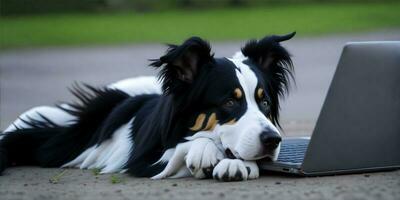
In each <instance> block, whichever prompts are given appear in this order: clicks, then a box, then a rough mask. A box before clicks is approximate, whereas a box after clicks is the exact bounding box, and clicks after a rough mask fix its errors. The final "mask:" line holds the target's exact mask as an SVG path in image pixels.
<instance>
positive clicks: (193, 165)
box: [186, 138, 224, 178]
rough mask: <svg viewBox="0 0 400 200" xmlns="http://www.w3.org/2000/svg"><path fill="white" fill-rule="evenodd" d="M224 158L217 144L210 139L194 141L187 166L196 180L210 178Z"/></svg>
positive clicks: (187, 157)
mask: <svg viewBox="0 0 400 200" xmlns="http://www.w3.org/2000/svg"><path fill="white" fill-rule="evenodd" d="M223 158H224V155H223V153H222V152H221V151H220V150H219V149H218V148H217V146H216V145H215V143H214V142H213V141H212V140H211V139H208V138H197V139H195V140H193V141H192V145H191V146H190V149H189V152H188V154H187V156H186V166H187V168H188V169H189V170H190V171H191V173H192V174H193V176H194V177H195V178H210V177H211V176H212V172H213V169H214V167H215V165H217V163H218V162H219V161H220V160H222V159H223Z"/></svg>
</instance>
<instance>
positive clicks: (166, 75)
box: [150, 37, 213, 93]
mask: <svg viewBox="0 0 400 200" xmlns="http://www.w3.org/2000/svg"><path fill="white" fill-rule="evenodd" d="M168 46H169V48H168V50H167V52H166V53H165V55H163V56H161V57H160V58H159V59H153V60H151V61H152V63H151V64H150V65H151V66H153V67H162V69H161V71H160V75H159V77H160V79H161V80H162V81H163V90H164V92H167V93H168V92H171V91H173V90H174V89H175V88H177V87H178V86H182V85H185V84H186V85H187V84H190V83H192V82H193V81H194V79H195V77H196V75H197V73H198V72H199V69H200V68H201V67H202V66H203V65H205V64H206V63H209V62H210V61H212V58H213V55H212V54H211V47H210V45H209V43H208V42H207V41H204V40H203V39H201V38H199V37H191V38H189V39H187V40H186V41H185V42H184V43H183V44H181V45H179V46H178V45H168Z"/></svg>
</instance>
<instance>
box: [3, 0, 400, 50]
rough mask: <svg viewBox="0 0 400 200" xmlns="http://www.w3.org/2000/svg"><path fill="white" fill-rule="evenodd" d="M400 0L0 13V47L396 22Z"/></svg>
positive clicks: (327, 30) (226, 36)
mask: <svg viewBox="0 0 400 200" xmlns="http://www.w3.org/2000/svg"><path fill="white" fill-rule="evenodd" d="M399 10H400V2H397V3H364V4H307V5H276V6H271V7H250V8H227V9H212V10H197V11H179V10H170V11H165V12H158V13H105V14H60V15H39V16H22V17H2V18H0V28H1V32H0V47H1V48H3V49H4V48H18V47H38V46H56V45H62V46H63V45H98V44H101V45H103V44H125V43H148V42H157V43H158V42H162V43H167V42H168V43H174V42H180V41H182V40H183V39H185V38H187V37H189V36H192V35H197V36H201V37H204V38H207V39H209V40H212V41H228V40H241V39H248V38H256V37H261V36H263V35H266V34H282V33H287V32H291V31H294V30H296V31H297V32H298V33H299V35H300V36H309V35H321V34H333V33H343V32H359V31H369V30H376V29H385V28H400V12H399Z"/></svg>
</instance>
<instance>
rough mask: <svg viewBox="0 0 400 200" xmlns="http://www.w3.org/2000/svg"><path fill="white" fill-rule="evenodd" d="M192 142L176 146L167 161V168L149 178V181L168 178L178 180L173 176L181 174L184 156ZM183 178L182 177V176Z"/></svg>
mask: <svg viewBox="0 0 400 200" xmlns="http://www.w3.org/2000/svg"><path fill="white" fill-rule="evenodd" d="M192 143H193V141H189V142H185V143H181V144H178V145H177V146H176V148H175V150H174V153H173V155H172V156H171V158H170V159H169V160H168V164H167V166H166V167H165V168H164V170H163V171H162V172H160V173H159V174H157V175H155V176H153V177H151V179H154V180H156V179H164V178H169V177H174V178H179V177H177V176H175V175H177V174H178V175H180V173H183V172H182V168H184V167H185V156H186V154H187V153H188V151H189V148H190V146H191V145H192ZM182 176H183V175H182Z"/></svg>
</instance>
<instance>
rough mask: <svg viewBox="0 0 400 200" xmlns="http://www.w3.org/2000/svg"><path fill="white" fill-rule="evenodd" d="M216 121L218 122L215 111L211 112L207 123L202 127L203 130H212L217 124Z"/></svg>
mask: <svg viewBox="0 0 400 200" xmlns="http://www.w3.org/2000/svg"><path fill="white" fill-rule="evenodd" d="M217 123H218V120H217V115H216V114H215V113H212V114H211V116H210V117H209V118H208V121H207V125H206V127H205V128H204V129H203V131H208V130H213V129H214V128H215V126H216V125H217Z"/></svg>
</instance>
